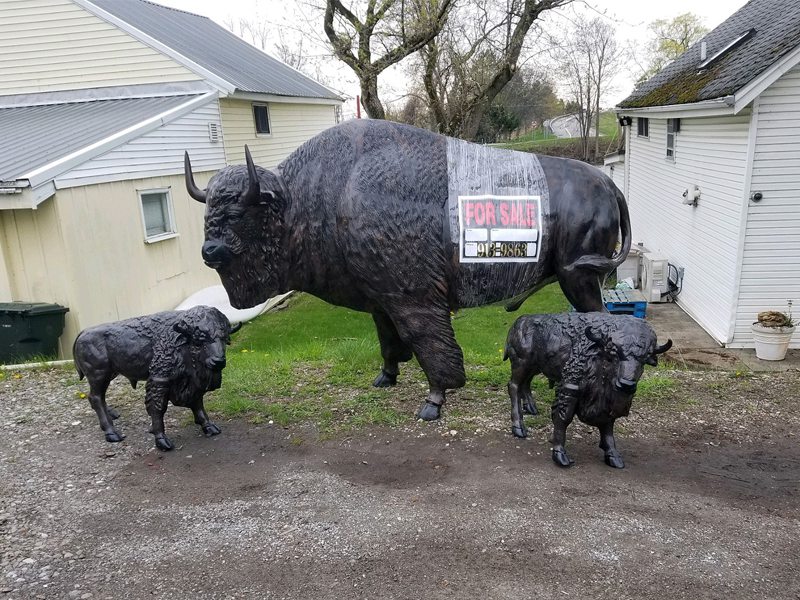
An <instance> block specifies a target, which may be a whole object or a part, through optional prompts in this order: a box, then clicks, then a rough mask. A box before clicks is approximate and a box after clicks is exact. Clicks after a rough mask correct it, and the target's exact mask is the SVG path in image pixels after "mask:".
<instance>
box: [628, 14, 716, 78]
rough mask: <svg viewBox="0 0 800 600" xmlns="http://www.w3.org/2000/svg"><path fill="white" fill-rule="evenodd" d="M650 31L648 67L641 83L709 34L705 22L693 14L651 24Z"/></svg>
mask: <svg viewBox="0 0 800 600" xmlns="http://www.w3.org/2000/svg"><path fill="white" fill-rule="evenodd" d="M648 29H649V30H650V33H651V34H652V38H651V40H650V41H649V42H648V44H647V59H648V66H647V67H646V68H645V70H644V72H643V73H642V76H641V77H640V78H639V81H644V80H646V79H650V77H652V76H653V75H655V74H656V73H658V72H659V71H660V70H661V69H663V68H664V67H665V66H666V65H667V64H668V63H670V62H671V61H673V60H675V59H676V58H678V57H679V56H680V55H681V54H683V53H684V52H686V51H687V50H688V49H689V47H690V46H691V45H692V44H694V43H695V42H697V41H699V40H700V39H701V38H703V37H704V36H705V35H706V34H707V33H708V28H707V27H705V26H704V25H703V20H702V19H701V18H700V17H698V16H697V15H695V14H692V13H684V14H682V15H678V16H677V17H675V18H674V19H657V20H656V21H653V22H652V23H650V25H649V26H648Z"/></svg>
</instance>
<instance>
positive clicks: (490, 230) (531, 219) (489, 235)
mask: <svg viewBox="0 0 800 600" xmlns="http://www.w3.org/2000/svg"><path fill="white" fill-rule="evenodd" d="M458 222H459V232H460V235H459V255H460V259H461V262H477V263H480V262H492V263H496V262H536V261H538V260H539V247H540V245H541V222H542V203H541V197H540V196H495V195H484V196H459V197H458Z"/></svg>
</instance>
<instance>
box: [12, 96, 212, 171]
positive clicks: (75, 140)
mask: <svg viewBox="0 0 800 600" xmlns="http://www.w3.org/2000/svg"><path fill="white" fill-rule="evenodd" d="M200 98H201V95H199V94H198V95H193V96H171V97H156V98H130V99H122V100H97V101H92V102H70V103H62V104H45V105H41V106H3V107H0V131H2V132H3V144H0V181H6V182H14V181H17V180H20V179H29V180H32V179H34V176H35V174H36V173H37V172H39V171H42V169H43V168H45V167H47V166H48V165H51V164H53V163H59V164H60V163H61V161H64V159H65V158H66V157H69V156H70V155H72V154H73V153H76V152H79V151H81V150H83V149H86V148H88V147H92V146H93V145H95V144H99V143H100V142H102V141H104V140H108V139H109V138H112V137H113V138H115V139H117V138H119V139H117V141H116V143H122V142H124V141H125V140H124V139H121V138H122V136H123V135H124V133H125V132H126V130H129V129H131V128H133V127H135V126H136V125H139V124H142V123H143V122H147V121H149V120H153V119H154V118H155V117H157V116H163V115H164V113H167V112H168V111H171V110H176V109H179V108H180V107H182V106H186V105H191V104H192V101H193V100H197V99H200ZM159 125H160V120H157V121H155V122H154V124H153V127H158V126H159ZM98 151H102V148H98ZM84 160H86V159H85V158H84ZM68 167H69V165H67V164H65V168H68ZM42 175H43V177H41V179H42V180H46V179H47V177H46V176H44V175H45V174H44V173H42ZM30 183H31V186H35V185H36V184H37V182H36V181H31V182H30Z"/></svg>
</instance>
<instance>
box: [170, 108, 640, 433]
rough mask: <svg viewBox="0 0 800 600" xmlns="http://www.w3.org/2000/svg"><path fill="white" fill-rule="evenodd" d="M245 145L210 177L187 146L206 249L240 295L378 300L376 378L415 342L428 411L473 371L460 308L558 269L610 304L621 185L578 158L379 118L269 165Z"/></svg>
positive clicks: (353, 304)
mask: <svg viewBox="0 0 800 600" xmlns="http://www.w3.org/2000/svg"><path fill="white" fill-rule="evenodd" d="M246 158H247V164H246V165H236V166H230V167H226V168H224V169H222V170H220V171H219V172H218V173H216V174H215V175H214V176H213V177H212V178H211V180H210V181H209V183H208V187H207V188H206V189H205V190H201V189H199V188H198V187H197V185H196V184H195V182H194V177H193V175H192V170H191V164H190V161H189V155H188V153H187V154H186V157H185V176H186V187H187V190H188V192H189V194H190V195H191V196H192V197H193V198H194V199H195V200H198V201H199V202H204V203H205V204H206V216H205V243H204V244H203V248H202V256H203V259H204V261H205V263H206V264H207V265H208V266H209V267H211V268H213V269H216V271H217V273H218V274H219V276H220V279H221V280H222V284H223V285H224V286H225V289H226V290H227V291H228V295H229V297H230V300H231V304H232V305H233V306H234V307H236V308H244V307H249V306H253V305H255V304H258V303H260V302H263V301H264V300H266V299H267V298H270V297H271V296H274V295H276V294H279V293H281V292H285V291H288V290H292V289H294V290H302V291H305V292H308V293H310V294H313V295H314V296H317V297H319V298H321V299H323V300H325V301H327V302H330V303H332V304H336V305H339V306H345V307H348V308H351V309H355V310H359V311H365V312H369V313H370V314H371V315H372V317H373V319H374V321H375V325H376V327H377V330H378V340H379V342H380V348H381V354H382V357H383V367H382V369H381V373H380V374H379V375H378V377H377V379H376V380H375V382H374V385H376V386H379V387H380V386H388V385H393V384H394V383H396V378H397V375H398V371H399V369H398V365H399V363H400V362H404V361H408V360H410V359H411V357H412V354H413V355H414V356H416V357H417V359H418V361H419V364H420V366H421V367H422V369H423V371H424V372H425V375H426V376H427V378H428V383H429V386H430V392H429V394H428V397H427V400H426V401H425V402H424V403H423V405H422V407H421V408H420V410H419V412H418V416H419V417H420V418H422V419H425V420H432V419H436V418H438V417H439V413H440V407H441V406H442V404H443V403H444V401H445V390H447V389H452V388H458V387H461V386H463V385H464V382H465V374H464V364H463V355H462V352H461V348H460V347H459V346H458V344H457V343H456V340H455V336H454V335H453V328H452V325H451V322H450V318H451V311H454V310H456V309H459V308H463V307H471V306H480V305H484V304H489V303H493V302H498V301H501V300H508V299H510V302H509V304H508V308H509V310H513V309H515V308H518V307H519V306H520V305H521V304H522V302H523V301H524V300H525V298H527V297H528V296H529V295H530V294H532V293H533V292H535V291H536V290H537V289H539V288H540V287H542V286H543V285H545V284H547V283H550V282H551V281H553V280H556V279H557V280H558V282H559V284H560V285H561V289H562V290H563V291H564V294H565V295H566V297H567V298H568V299H569V301H570V302H571V303H572V305H573V306H575V307H576V308H577V309H578V310H579V311H601V310H605V309H604V305H603V302H602V296H601V291H600V281H599V279H600V278H601V277H603V276H604V275H605V274H607V273H609V272H610V271H612V270H613V269H615V268H616V267H617V266H618V265H619V264H621V263H622V261H623V260H624V259H625V257H626V255H627V254H628V250H629V249H630V245H631V234H630V220H629V216H628V208H627V205H626V203H625V199H624V198H623V196H622V193H621V192H620V191H619V190H618V189H617V187H616V186H615V185H614V183H613V182H612V181H611V180H610V179H609V178H608V177H606V176H605V175H604V174H602V173H601V172H600V171H599V170H598V169H596V168H595V167H592V166H590V165H587V164H584V163H581V162H578V161H574V160H569V159H563V158H553V157H548V156H537V155H535V154H527V153H521V152H512V151H509V150H500V149H495V148H490V147H485V146H481V145H477V144H471V143H468V142H464V141H460V140H456V139H452V138H447V137H445V136H442V135H438V134H435V133H432V132H430V131H426V130H422V129H417V128H415V127H410V126H407V125H401V124H397V123H391V122H387V121H372V120H364V121H350V122H346V123H343V124H340V125H337V126H335V127H332V128H330V129H328V130H326V131H323V132H322V133H320V134H319V135H317V136H316V137H314V138H312V139H310V140H309V141H307V142H306V143H305V144H303V145H302V146H300V147H299V148H298V149H297V150H296V151H295V152H293V153H292V154H291V155H290V156H289V157H287V158H286V160H284V161H283V162H282V163H281V164H280V165H279V166H278V168H277V169H275V170H274V171H273V170H267V169H263V168H261V167H258V166H256V165H255V164H254V163H253V160H252V158H251V156H250V153H249V151H247V150H246ZM620 232H621V243H620V244H619V249H618V250H617V251H616V253H615V249H616V248H617V244H618V236H619V233H620Z"/></svg>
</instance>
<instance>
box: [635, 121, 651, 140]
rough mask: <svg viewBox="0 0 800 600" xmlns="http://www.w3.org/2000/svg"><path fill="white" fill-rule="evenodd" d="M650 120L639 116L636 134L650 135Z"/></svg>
mask: <svg viewBox="0 0 800 600" xmlns="http://www.w3.org/2000/svg"><path fill="white" fill-rule="evenodd" d="M649 125H650V122H649V120H648V119H646V118H644V117H637V119H636V135H639V136H642V137H648V135H650V132H649V129H650V127H649Z"/></svg>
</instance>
